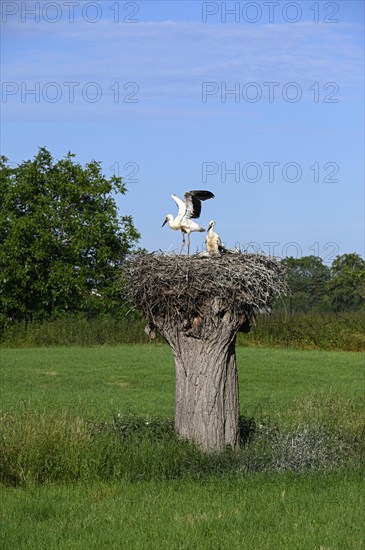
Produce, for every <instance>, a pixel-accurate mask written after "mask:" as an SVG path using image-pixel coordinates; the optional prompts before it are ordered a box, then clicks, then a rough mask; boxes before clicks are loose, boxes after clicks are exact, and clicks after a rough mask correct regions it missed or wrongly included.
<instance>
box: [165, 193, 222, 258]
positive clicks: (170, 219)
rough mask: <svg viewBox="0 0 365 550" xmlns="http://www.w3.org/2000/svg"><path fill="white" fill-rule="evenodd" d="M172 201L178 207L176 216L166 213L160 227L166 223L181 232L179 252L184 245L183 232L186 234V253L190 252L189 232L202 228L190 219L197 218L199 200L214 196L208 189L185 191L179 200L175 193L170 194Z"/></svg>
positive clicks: (199, 206)
mask: <svg viewBox="0 0 365 550" xmlns="http://www.w3.org/2000/svg"><path fill="white" fill-rule="evenodd" d="M171 197H172V198H173V199H174V201H175V202H176V204H177V207H178V209H179V211H178V213H177V216H176V218H174V216H173V215H172V214H167V216H166V218H165V221H164V222H163V224H162V227H163V226H164V225H165V223H168V224H169V226H170V227H171V229H174V230H175V231H178V230H179V229H180V230H181V232H182V236H183V240H182V245H181V250H180V252H179V254H181V252H182V250H183V248H184V245H185V234H187V236H188V254H190V233H192V232H193V231H199V232H203V231H205V229H203V228H202V227H201V226H200V225H199V224H198V223H196V222H194V221H192V220H193V219H194V218H199V216H200V212H201V209H202V205H201V201H206V200H207V199H212V198H213V197H214V195H213V193H211V192H210V191H187V192H186V193H185V194H184V199H185V200H181V199H180V198H179V197H177V196H176V195H171Z"/></svg>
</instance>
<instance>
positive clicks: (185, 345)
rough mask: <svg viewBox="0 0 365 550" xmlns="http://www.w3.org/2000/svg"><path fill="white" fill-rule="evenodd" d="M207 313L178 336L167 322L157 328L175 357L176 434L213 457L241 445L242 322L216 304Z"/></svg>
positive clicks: (187, 326) (182, 330)
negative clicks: (238, 334)
mask: <svg viewBox="0 0 365 550" xmlns="http://www.w3.org/2000/svg"><path fill="white" fill-rule="evenodd" d="M209 310H210V313H209V314H207V315H206V316H205V317H204V318H202V317H199V316H197V317H195V318H194V320H193V322H192V323H191V324H187V325H186V326H184V328H182V327H181V325H180V330H179V329H177V326H176V324H175V323H174V322H166V319H164V320H163V321H162V320H161V322H160V323H159V324H158V328H159V330H160V332H161V333H162V334H163V336H164V337H165V338H166V340H167V342H168V343H169V345H170V346H171V348H172V351H173V354H174V357H175V368H176V402H175V428H176V431H177V433H178V434H179V435H180V436H181V437H183V438H186V439H189V440H192V441H195V442H196V443H198V444H199V445H200V447H201V448H203V449H204V450H206V451H209V452H213V451H220V450H222V449H224V447H225V446H227V445H228V446H230V447H232V448H235V447H236V446H237V445H238V443H239V432H238V419H239V392H238V374H237V368H236V353H235V343H236V332H237V330H238V329H239V326H240V325H242V322H243V319H242V317H241V318H240V320H239V321H238V320H237V318H236V316H234V315H231V314H230V312H229V311H228V312H227V311H226V310H222V309H220V307H219V300H216V303H215V307H213V308H209ZM212 310H213V311H212Z"/></svg>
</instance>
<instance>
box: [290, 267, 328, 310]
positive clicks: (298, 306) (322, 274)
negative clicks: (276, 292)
mask: <svg viewBox="0 0 365 550" xmlns="http://www.w3.org/2000/svg"><path fill="white" fill-rule="evenodd" d="M282 263H283V264H284V265H285V267H286V272H287V278H288V285H289V288H290V291H291V295H290V296H289V298H288V302H289V307H290V310H291V311H297V312H304V313H305V312H308V311H325V310H326V309H328V297H327V295H326V292H327V283H328V281H329V277H330V270H329V268H328V267H327V266H326V265H324V264H323V261H322V259H321V258H318V257H317V256H303V257H302V258H293V257H290V258H284V259H283V260H282Z"/></svg>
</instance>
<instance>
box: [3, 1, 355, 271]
mask: <svg viewBox="0 0 365 550" xmlns="http://www.w3.org/2000/svg"><path fill="white" fill-rule="evenodd" d="M363 6H364V4H363V2H362V1H348V0H346V1H338V2H326V1H324V2H322V1H319V2H313V1H302V2H247V1H243V2H199V1H196V0H194V1H188V0H183V1H175V2H174V1H154V0H150V1H136V2H123V1H119V2H117V1H115V0H114V1H109V0H104V1H101V2H100V1H99V2H85V1H82V0H79V1H78V2H73V1H68V2H66V1H65V2H63V1H59V2H30V1H28V2H14V1H9V2H7V1H5V0H3V2H2V6H1V7H2V31H3V33H2V64H3V72H2V80H3V87H2V102H1V109H2V119H3V126H2V135H1V149H2V153H3V154H5V155H6V156H7V157H8V158H9V160H10V161H12V162H15V163H17V162H20V161H22V160H25V159H28V158H31V157H33V156H34V155H35V154H36V152H37V148H38V147H39V146H46V147H47V148H48V149H49V150H50V151H51V153H52V154H53V156H54V157H55V158H57V159H58V158H61V157H63V156H64V155H65V154H66V153H67V152H68V151H69V150H70V151H72V152H73V153H75V154H76V159H77V160H78V161H79V162H81V163H86V162H88V161H90V160H91V159H96V160H98V161H101V162H102V166H103V170H104V173H105V174H106V175H107V176H111V175H112V174H113V173H115V172H117V173H118V174H119V175H121V176H122V177H123V178H124V180H125V183H126V186H127V188H128V193H127V195H126V196H124V197H118V198H117V202H118V205H119V207H120V211H121V213H128V214H131V215H132V216H133V218H134V221H135V225H136V226H137V228H138V229H139V230H140V232H141V234H142V239H141V245H142V246H144V247H146V248H147V249H149V250H158V249H162V250H179V245H180V235H179V233H176V232H173V231H171V230H170V229H169V228H168V227H167V226H165V227H164V228H161V224H162V221H163V219H164V218H165V215H166V214H167V213H169V212H171V213H173V214H175V212H176V207H175V204H174V202H173V201H172V199H171V198H170V194H171V193H175V194H177V195H179V196H183V193H184V192H185V191H186V190H191V189H199V188H203V189H204V188H205V189H209V190H211V191H213V192H214V194H215V196H216V198H215V199H213V200H212V201H209V202H206V203H205V204H204V206H203V210H202V216H201V224H202V225H203V227H207V226H208V222H209V220H211V219H215V220H216V222H217V226H216V230H217V232H218V233H219V234H220V236H221V238H222V240H223V241H224V242H225V243H226V245H227V246H229V247H233V246H235V245H237V244H240V246H241V247H242V248H244V249H247V250H250V251H252V250H257V249H258V248H260V249H261V250H263V251H264V252H266V253H274V254H275V255H278V256H286V255H293V256H301V255H308V254H316V255H319V256H320V257H322V258H323V259H324V260H325V261H326V262H327V263H330V262H331V261H332V260H333V259H334V257H335V256H336V255H337V254H343V253H347V252H358V253H360V254H362V255H363V253H364V240H363V232H364V161H363V149H364V134H363V132H364V128H363V120H364V112H363V100H364V97H363V75H362V67H363V61H364V60H363V48H362V46H363V31H364V13H363ZM32 90H33V92H32ZM204 238H205V237H204V235H203V234H194V235H193V236H192V250H196V249H199V250H201V249H202V244H203V242H204Z"/></svg>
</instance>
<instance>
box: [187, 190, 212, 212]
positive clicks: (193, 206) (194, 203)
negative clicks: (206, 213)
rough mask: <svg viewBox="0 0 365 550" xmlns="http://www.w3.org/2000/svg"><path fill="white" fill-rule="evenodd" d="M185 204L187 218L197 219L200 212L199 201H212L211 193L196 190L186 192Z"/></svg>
mask: <svg viewBox="0 0 365 550" xmlns="http://www.w3.org/2000/svg"><path fill="white" fill-rule="evenodd" d="M184 197H185V202H186V205H187V207H186V214H187V216H188V217H189V218H199V216H200V212H201V210H202V205H201V201H206V200H208V199H213V198H214V195H213V193H212V192H211V191H204V190H196V191H187V192H186V193H185V195H184Z"/></svg>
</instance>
